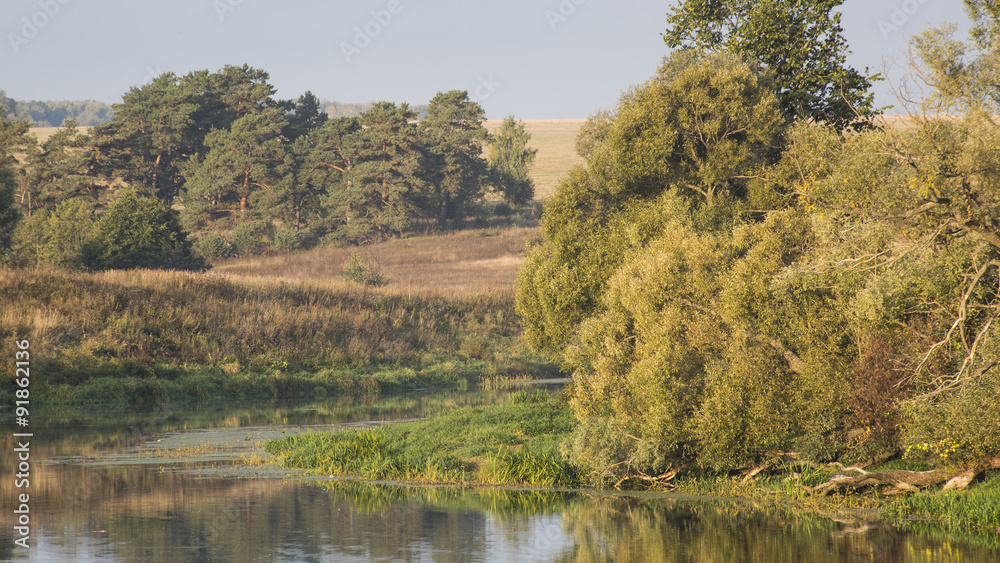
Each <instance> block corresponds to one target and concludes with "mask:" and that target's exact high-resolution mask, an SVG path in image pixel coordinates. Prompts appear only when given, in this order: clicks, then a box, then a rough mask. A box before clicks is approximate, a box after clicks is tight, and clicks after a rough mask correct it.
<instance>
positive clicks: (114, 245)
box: [81, 189, 208, 270]
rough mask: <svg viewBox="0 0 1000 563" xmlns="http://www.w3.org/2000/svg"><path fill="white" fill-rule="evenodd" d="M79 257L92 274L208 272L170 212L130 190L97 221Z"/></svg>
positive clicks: (154, 200)
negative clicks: (135, 270) (138, 270)
mask: <svg viewBox="0 0 1000 563" xmlns="http://www.w3.org/2000/svg"><path fill="white" fill-rule="evenodd" d="M81 254H82V261H83V263H84V265H85V266H86V267H88V268H90V269H93V270H111V269H116V270H127V269H132V268H156V269H169V270H205V269H207V268H208V266H207V264H206V263H205V260H204V258H202V257H201V256H198V255H196V254H194V253H192V252H191V242H190V241H189V240H187V235H186V234H185V233H184V231H182V230H181V226H180V224H179V223H178V222H177V219H176V218H175V217H174V216H173V214H172V213H171V212H170V210H169V209H167V208H166V207H165V206H164V205H163V203H162V202H160V201H159V200H157V199H154V198H147V197H141V196H139V195H138V194H136V192H135V190H131V189H130V190H126V191H125V192H123V193H122V194H121V195H119V196H118V198H117V199H115V201H114V202H113V203H112V204H111V206H110V207H109V208H108V210H107V211H106V212H105V213H104V215H102V216H101V218H100V220H98V221H97V224H96V225H94V231H93V235H92V236H91V237H90V239H89V240H88V241H87V243H86V244H84V248H83V250H82V253H81Z"/></svg>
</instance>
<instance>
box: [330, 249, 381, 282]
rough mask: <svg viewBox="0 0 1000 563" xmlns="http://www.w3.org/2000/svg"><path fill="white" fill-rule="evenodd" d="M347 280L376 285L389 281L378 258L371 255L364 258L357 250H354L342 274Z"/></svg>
mask: <svg viewBox="0 0 1000 563" xmlns="http://www.w3.org/2000/svg"><path fill="white" fill-rule="evenodd" d="M340 275H341V276H343V278H344V279H345V280H348V281H352V282H355V283H362V284H365V285H373V286H376V287H380V286H383V285H385V284H387V283H389V282H388V281H387V280H386V279H385V275H383V274H382V269H381V268H380V267H379V264H378V260H377V259H375V258H373V257H372V256H371V255H368V256H366V257H365V258H362V257H361V256H360V255H359V254H358V253H357V252H352V253H351V256H350V257H349V258H348V259H347V264H346V265H344V271H343V272H341V274H340Z"/></svg>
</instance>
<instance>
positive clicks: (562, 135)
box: [486, 119, 584, 199]
mask: <svg viewBox="0 0 1000 563" xmlns="http://www.w3.org/2000/svg"><path fill="white" fill-rule="evenodd" d="M523 121H524V129H525V130H526V131H527V132H528V133H530V134H531V141H529V142H528V145H529V146H531V147H534V148H536V149H538V156H537V158H536V159H535V164H534V165H533V166H532V167H531V169H530V171H529V175H530V177H531V179H532V180H534V181H535V199H545V198H547V197H549V196H550V195H552V193H553V192H555V190H556V184H557V183H558V182H559V178H561V177H562V176H563V175H564V174H565V173H566V171H567V170H569V169H570V168H572V167H573V165H575V164H582V163H583V159H582V158H580V157H579V156H578V155H577V154H576V133H577V131H579V130H580V126H581V125H582V124H583V122H584V120H583V119H525V120H523ZM500 123H501V120H498V119H491V120H488V121H487V122H486V128H487V129H489V130H490V132H493V131H495V130H496V129H497V127H499V126H500Z"/></svg>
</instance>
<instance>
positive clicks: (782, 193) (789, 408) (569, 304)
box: [517, 3, 1000, 483]
mask: <svg viewBox="0 0 1000 563" xmlns="http://www.w3.org/2000/svg"><path fill="white" fill-rule="evenodd" d="M694 5H695V4H691V3H687V4H685V5H684V7H685V8H684V9H686V8H690V7H691V6H694ZM698 6H702V7H703V8H705V10H708V8H709V7H708V6H707V5H702V4H698ZM741 6H742V5H741ZM817 6H818V5H813V4H810V5H808V6H805V7H802V8H801V9H802V11H801V12H795V13H796V14H799V15H798V16H796V17H799V16H804V15H805V16H808V15H809V14H810V13H811V12H809V10H813V9H816V8H817ZM731 7H732V6H730V5H725V6H721V8H720V9H721V10H723V11H725V10H728V9H730V8H731ZM741 9H742V8H741ZM747 9H749V8H747ZM774 9H777V8H776V7H775V6H772V5H771V4H765V5H763V7H762V8H761V10H764V11H766V10H774ZM828 9H829V8H827V10H828ZM795 10H799V8H798V7H796V8H794V10H793V11H795ZM709 12H710V11H709ZM709 12H706V15H705V17H706V18H707V17H709V16H711V17H715V16H714V15H713V13H709ZM726 13H727V14H729V12H726ZM823 13H825V11H824V12H823ZM716 15H717V14H716ZM730 15H733V14H730ZM814 16H815V14H813V16H809V17H814ZM734 17H736V18H737V20H735V21H736V23H733V25H742V24H741V23H740V22H739V21H738V18H739V17H742V16H739V14H735V15H734ZM754 17H756V16H754ZM817 21H818V20H817ZM674 23H675V24H676V21H675V22H674ZM751 23H752V21H751ZM758 23H760V22H758ZM725 25H729V24H728V23H727V24H725ZM754 25H757V24H754ZM761 25H763V24H761ZM705 29H709V28H705ZM705 29H703V30H702V31H701V32H704V33H708V31H705ZM817 29H822V27H820V28H817ZM701 32H699V33H701ZM720 33H722V32H721V31H720ZM723 36H724V34H722V35H720V36H719V38H718V40H719V41H722V40H723ZM706 40H707V39H706ZM836 41H839V39H836V38H834V43H833V45H834V46H835V44H836ZM922 41H923V43H922V44H921V45H920V47H921V49H922V50H923V51H922V52H923V53H924V56H925V57H928V58H931V59H932V61H931V62H932V63H933V64H932V65H931V67H932V68H933V69H938V70H937V71H935V72H937V73H938V74H934V73H930V74H928V75H926V76H929V77H930V78H931V79H933V80H937V81H938V82H940V83H942V84H944V85H945V86H947V88H957V87H962V88H965V89H966V90H965V94H962V95H957V94H955V93H954V92H953V91H952V90H948V89H947V88H945V89H944V92H943V93H942V94H939V95H938V97H937V98H932V99H931V102H932V104H933V106H932V107H934V108H938V109H942V108H954V107H967V108H970V109H971V110H974V111H970V112H969V113H968V114H966V115H964V116H963V117H961V118H956V119H940V118H932V117H923V118H916V119H914V120H913V122H912V124H911V125H909V126H907V127H903V128H897V129H889V128H887V129H879V130H871V129H869V130H865V131H863V132H860V133H850V134H845V133H842V132H839V131H838V128H841V129H842V128H846V127H848V126H849V125H850V124H851V121H850V120H842V121H839V122H838V121H837V119H839V118H837V117H836V116H835V115H834V116H832V117H831V116H827V117H816V116H814V117H816V119H817V120H820V121H823V120H826V121H829V122H830V123H831V125H827V126H824V125H817V124H814V123H810V124H805V123H798V124H795V125H793V126H792V127H791V128H790V129H788V131H787V135H786V136H785V139H784V140H783V145H784V148H785V150H784V152H783V153H782V154H780V158H778V153H777V152H776V149H775V147H776V145H777V143H775V139H776V138H777V137H778V136H779V135H781V134H782V133H783V131H782V127H783V123H782V119H781V118H780V114H779V112H778V109H777V107H778V106H777V102H776V99H775V98H774V96H773V95H772V94H771V93H770V92H771V87H770V85H769V84H768V82H767V80H768V79H764V78H760V77H759V76H758V75H757V74H756V73H755V72H753V71H751V70H750V69H748V68H747V67H746V66H743V65H742V64H741V63H739V62H738V61H737V60H735V59H733V58H731V56H729V55H724V54H708V55H703V54H699V53H698V52H697V51H693V50H685V51H680V52H678V53H675V54H674V55H673V56H672V57H671V58H670V59H668V60H667V62H666V63H665V64H664V65H663V66H662V67H661V69H660V71H659V73H658V76H657V78H655V79H654V80H651V81H650V82H648V83H646V84H644V85H642V86H640V87H638V88H636V89H634V90H632V91H630V92H628V93H627V94H626V95H625V96H623V99H622V102H621V104H620V105H619V106H618V107H617V108H616V109H615V110H614V114H613V115H614V118H613V119H612V120H611V122H610V125H609V127H608V130H607V133H606V135H605V134H602V133H600V131H598V132H596V133H594V135H593V136H594V137H595V138H599V139H600V140H598V141H591V140H588V139H584V140H583V141H584V143H583V144H584V145H586V146H587V147H589V148H587V151H588V153H587V154H588V155H589V157H588V162H587V167H586V168H582V167H581V168H577V169H574V170H572V171H571V172H570V173H569V174H568V175H567V176H566V177H565V178H564V179H563V181H562V182H561V184H560V185H559V188H558V189H557V192H556V194H555V196H554V197H553V198H552V199H551V200H550V201H549V202H547V204H546V207H545V214H544V216H543V220H542V223H543V231H544V235H545V239H544V240H543V241H542V242H541V243H540V244H539V245H537V246H536V247H534V248H533V249H532V250H531V252H530V253H529V256H528V258H527V260H526V261H525V263H524V265H523V266H522V270H521V272H520V274H519V279H518V284H519V287H518V301H517V304H518V311H519V312H520V314H521V315H522V316H523V318H524V326H525V335H526V337H527V338H528V339H529V340H530V341H531V342H532V343H533V344H534V345H535V346H537V347H539V348H543V349H547V350H549V351H550V352H552V353H554V354H556V355H557V356H558V357H560V358H561V359H562V361H563V362H564V364H565V365H566V366H568V367H569V368H571V369H572V370H573V379H574V389H573V396H572V399H571V404H572V406H573V408H574V412H575V414H576V416H577V417H578V418H579V419H580V420H581V425H580V427H579V428H578V429H577V432H576V433H575V435H574V436H573V439H572V440H571V441H570V442H568V444H567V450H566V451H567V454H568V455H569V456H570V459H571V460H573V461H574V463H578V464H579V465H581V466H582V467H584V468H586V469H587V470H589V471H591V472H592V473H593V475H595V476H597V478H598V480H603V481H604V482H605V483H606V482H608V480H611V479H614V480H615V482H618V480H620V479H622V478H626V479H627V478H628V477H629V476H633V477H634V476H636V475H638V476H643V475H646V476H648V475H654V474H659V473H662V472H663V471H665V470H667V469H668V468H670V467H677V466H678V465H680V464H685V463H690V462H694V461H697V462H698V463H700V464H703V465H708V466H711V467H713V468H715V469H716V470H731V469H734V468H739V467H745V466H747V465H750V464H755V463H759V462H760V461H761V460H762V459H764V458H766V457H767V456H768V455H769V454H768V452H773V451H787V450H789V449H795V450H796V451H798V452H799V453H800V454H801V455H802V456H803V457H806V458H811V459H814V460H817V461H832V460H835V459H841V460H843V461H847V462H852V463H855V462H866V461H870V460H874V459H884V458H885V456H892V455H896V454H898V453H900V450H901V447H902V446H903V445H909V446H910V452H911V455H914V456H915V455H917V454H920V453H922V454H923V455H925V456H930V458H933V459H930V461H933V462H935V463H938V464H947V463H950V462H951V461H950V460H959V461H962V462H968V463H986V462H987V460H991V459H994V458H996V456H997V455H998V453H1000V451H998V445H997V443H996V442H997V441H996V436H1000V428H997V427H996V425H995V424H993V421H992V419H990V420H987V418H988V417H990V416H991V415H992V412H993V411H992V409H991V408H990V407H989V406H988V405H990V404H993V403H995V402H996V401H997V399H998V397H997V396H996V389H995V387H997V385H996V381H995V380H994V379H995V376H993V375H991V374H992V370H993V369H994V368H995V365H996V363H997V362H998V361H1000V346H998V345H997V343H996V342H997V339H996V328H995V327H996V323H997V322H998V321H1000V309H998V308H997V307H998V304H1000V293H998V290H997V280H998V279H1000V238H998V237H997V236H996V235H995V233H996V232H997V231H998V230H1000V223H998V222H997V221H998V219H997V217H1000V200H998V199H997V198H996V190H994V189H992V186H995V185H997V183H998V181H1000V168H997V167H996V166H995V164H996V159H995V154H996V149H997V147H998V146H1000V137H998V136H997V128H996V126H995V124H994V122H993V118H992V117H990V115H991V113H990V112H991V111H992V109H991V108H992V107H993V106H992V105H990V104H991V103H992V102H991V101H990V98H989V95H988V94H985V90H981V88H985V85H983V84H981V83H978V82H975V81H967V80H966V81H964V82H963V80H965V79H963V78H962V77H961V76H958V75H954V74H949V72H950V71H948V69H949V68H953V69H957V70H961V71H962V72H967V73H968V76H972V75H973V74H974V73H973V71H972V68H973V67H968V68H966V67H962V66H961V64H960V63H962V61H960V60H957V59H953V58H952V59H949V57H951V56H952V55H954V54H957V53H960V52H962V51H961V49H960V48H959V47H958V46H956V44H954V43H951V42H949V41H950V39H947V37H946V36H930V35H927V36H925V37H924V39H922ZM820 55H821V54H820ZM817 56H819V55H817ZM822 56H825V55H822ZM983 56H984V57H985V56H986V55H983ZM935 57H936V58H935ZM949 61H950V62H949ZM977 64H979V63H977ZM982 64H985V63H982ZM956 65H957V66H956ZM963 68H965V70H962V69H963ZM974 68H981V66H975V67H974ZM774 79H775V80H779V79H780V77H775V78H774ZM778 91H779V93H780V92H782V90H781V88H780V87H779V88H778ZM786 93H787V92H786ZM793 97H794V96H793ZM789 99H791V98H788V97H787V96H786V97H785V98H784V99H783V102H788V100H789ZM948 104H951V105H948ZM961 104H965V105H964V106H963V105H961ZM821 107H825V106H816V107H815V108H814V109H815V110H816V111H819V109H817V108H821ZM841 109H843V108H841ZM823 111H826V110H823ZM837 111H840V110H837ZM831 115H832V114H831ZM597 125H599V124H598V123H595V124H594V126H595V127H596V126H597ZM734 131H738V132H739V133H738V134H732V132H734ZM602 135H603V136H602ZM991 155H993V156H991ZM751 176H752V178H751ZM751 210H752V211H751ZM994 418H995V417H994ZM901 439H902V442H901Z"/></svg>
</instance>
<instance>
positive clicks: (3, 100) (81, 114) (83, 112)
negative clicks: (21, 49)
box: [0, 90, 427, 127]
mask: <svg viewBox="0 0 1000 563" xmlns="http://www.w3.org/2000/svg"><path fill="white" fill-rule="evenodd" d="M374 105H375V102H365V103H357V104H350V103H343V102H331V101H329V100H320V102H319V106H320V107H321V108H322V110H323V111H324V112H325V113H326V114H327V115H328V116H330V117H333V118H336V117H357V116H359V115H361V114H362V113H364V112H366V111H368V110H370V109H372V106H374ZM0 107H2V108H3V113H4V116H5V117H6V118H7V119H8V120H10V121H28V122H30V123H31V124H32V125H33V126H35V127H61V126H62V124H63V123H65V122H66V120H67V119H72V120H74V121H76V124H77V126H78V127H91V126H94V125H100V124H101V123H105V122H107V121H111V118H112V117H113V116H114V109H113V108H112V105H111V104H106V103H104V102H99V101H97V100H59V101H39V100H31V101H27V102H25V101H20V100H15V99H13V98H10V97H8V96H7V93H6V92H5V91H3V90H0ZM411 109H412V110H413V111H415V112H417V119H423V118H424V117H425V116H426V115H427V104H421V105H417V106H412V108H411Z"/></svg>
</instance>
